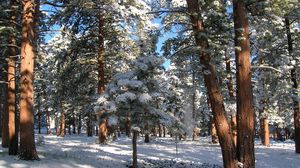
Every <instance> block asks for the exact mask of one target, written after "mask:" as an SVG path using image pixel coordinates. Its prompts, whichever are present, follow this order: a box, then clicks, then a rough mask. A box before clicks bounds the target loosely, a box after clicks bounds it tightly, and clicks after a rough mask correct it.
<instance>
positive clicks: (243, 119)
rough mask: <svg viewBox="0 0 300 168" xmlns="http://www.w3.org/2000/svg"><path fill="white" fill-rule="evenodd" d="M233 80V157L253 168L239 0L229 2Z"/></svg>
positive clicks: (246, 44) (245, 35)
mask: <svg viewBox="0 0 300 168" xmlns="http://www.w3.org/2000/svg"><path fill="white" fill-rule="evenodd" d="M233 14H234V15H233V18H234V29H235V55H236V70H237V72H236V79H237V90H236V99H237V130H238V135H237V157H238V160H239V161H240V162H242V163H243V165H244V167H247V168H252V167H255V156H254V131H255V130H254V129H255V127H254V105H253V93H252V85H251V62H250V40H249V24H248V19H247V16H246V15H247V14H246V8H245V4H244V2H243V1H238V0H234V1H233Z"/></svg>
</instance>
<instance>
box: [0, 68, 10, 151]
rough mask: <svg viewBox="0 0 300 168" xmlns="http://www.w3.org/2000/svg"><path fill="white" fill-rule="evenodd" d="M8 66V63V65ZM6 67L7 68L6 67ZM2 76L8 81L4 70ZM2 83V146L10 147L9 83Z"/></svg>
mask: <svg viewBox="0 0 300 168" xmlns="http://www.w3.org/2000/svg"><path fill="white" fill-rule="evenodd" d="M6 66H7V65H6ZM3 69H4V68H3ZM5 69H6V68H5ZM1 76H2V80H3V81H7V74H6V73H4V72H2V70H1ZM0 85H1V92H0V94H1V97H0V99H1V111H2V114H1V115H2V116H1V118H2V120H1V122H2V127H1V130H2V132H1V133H2V134H1V137H2V144H1V146H2V147H3V148H8V146H9V145H8V144H9V131H8V120H9V118H8V111H7V108H6V107H7V94H6V93H7V85H6V84H0Z"/></svg>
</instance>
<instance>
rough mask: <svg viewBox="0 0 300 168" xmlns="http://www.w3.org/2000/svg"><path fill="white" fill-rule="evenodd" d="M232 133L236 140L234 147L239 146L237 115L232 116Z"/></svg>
mask: <svg viewBox="0 0 300 168" xmlns="http://www.w3.org/2000/svg"><path fill="white" fill-rule="evenodd" d="M231 132H232V136H233V140H234V145H235V146H236V144H237V124H236V115H235V114H233V115H231Z"/></svg>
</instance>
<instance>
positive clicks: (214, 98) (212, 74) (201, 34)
mask: <svg viewBox="0 0 300 168" xmlns="http://www.w3.org/2000/svg"><path fill="white" fill-rule="evenodd" d="M187 4H188V11H189V13H190V19H191V23H192V25H193V31H194V36H195V39H196V45H197V46H198V47H199V48H200V49H201V50H200V53H199V56H200V63H201V64H202V65H203V74H204V82H205V85H206V88H207V91H208V95H209V100H210V104H211V108H212V112H213V116H214V117H215V123H216V128H217V134H218V137H219V140H220V145H221V149H222V156H223V164H224V167H225V168H235V167H237V159H236V150H235V146H234V141H233V137H232V134H231V130H230V126H229V123H228V121H227V116H226V112H225V108H224V102H223V97H222V95H221V92H220V87H219V83H218V80H217V75H216V70H215V67H214V66H213V65H212V63H211V57H210V55H209V53H208V52H207V51H209V45H208V39H207V37H206V35H205V29H204V23H203V21H202V20H200V18H201V17H200V8H199V4H198V0H187Z"/></svg>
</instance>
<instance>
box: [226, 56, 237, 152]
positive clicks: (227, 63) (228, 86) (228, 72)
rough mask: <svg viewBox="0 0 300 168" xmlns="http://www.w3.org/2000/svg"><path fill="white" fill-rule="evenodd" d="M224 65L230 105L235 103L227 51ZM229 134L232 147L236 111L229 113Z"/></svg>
mask: <svg viewBox="0 0 300 168" xmlns="http://www.w3.org/2000/svg"><path fill="white" fill-rule="evenodd" d="M225 53H226V55H225V64H226V73H227V76H228V77H227V80H228V82H227V90H228V95H229V101H230V104H231V103H232V104H233V103H234V102H235V98H234V89H233V81H232V75H231V64H230V57H229V55H228V54H227V51H226V52H225ZM231 133H232V136H233V140H234V145H235V146H236V144H237V126H236V111H231Z"/></svg>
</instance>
